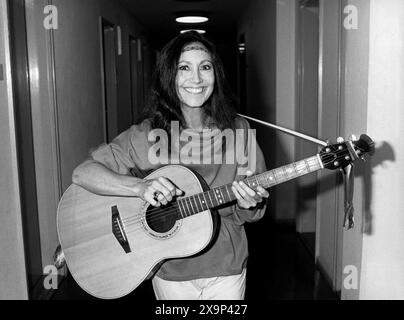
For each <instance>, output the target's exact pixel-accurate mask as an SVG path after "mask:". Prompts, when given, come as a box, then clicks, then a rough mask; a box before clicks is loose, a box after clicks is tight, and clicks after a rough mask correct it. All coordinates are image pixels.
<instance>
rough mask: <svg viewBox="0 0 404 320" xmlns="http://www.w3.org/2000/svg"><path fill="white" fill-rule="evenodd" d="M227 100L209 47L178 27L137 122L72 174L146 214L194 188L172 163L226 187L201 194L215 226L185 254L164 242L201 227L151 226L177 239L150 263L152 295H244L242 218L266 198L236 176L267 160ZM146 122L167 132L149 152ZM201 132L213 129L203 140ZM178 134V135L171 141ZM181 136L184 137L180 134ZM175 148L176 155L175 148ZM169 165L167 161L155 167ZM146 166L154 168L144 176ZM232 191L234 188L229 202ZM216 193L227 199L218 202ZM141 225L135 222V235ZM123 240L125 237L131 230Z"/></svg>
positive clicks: (259, 168)
mask: <svg viewBox="0 0 404 320" xmlns="http://www.w3.org/2000/svg"><path fill="white" fill-rule="evenodd" d="M233 107H234V99H233V95H232V94H231V92H230V90H229V89H228V86H227V82H226V79H225V76H224V72H223V66H222V63H221V60H220V59H219V57H218V55H217V54H216V50H215V46H214V45H213V44H212V43H211V42H210V41H208V40H207V39H206V38H204V37H203V36H201V35H200V34H198V33H197V32H187V33H184V34H180V35H178V36H177V37H175V38H174V39H173V40H172V41H170V42H169V43H168V44H167V45H166V46H165V47H164V48H163V50H162V51H161V53H160V56H159V58H158V61H157V66H156V69H155V73H154V77H153V82H152V87H151V93H150V99H149V103H148V108H147V112H146V113H145V116H144V118H143V120H141V121H140V123H138V124H136V125H134V126H132V127H131V128H130V129H128V130H127V131H125V132H123V133H122V134H120V135H119V136H118V137H116V138H115V139H114V140H113V141H112V142H111V143H110V144H108V145H101V146H100V147H99V148H97V149H96V150H95V151H93V152H92V153H91V159H89V160H87V161H86V162H84V163H83V164H81V165H80V166H79V167H78V168H76V169H75V171H74V173H73V182H74V183H75V184H78V185H80V186H81V187H84V188H85V189H87V190H88V191H91V192H93V193H96V194H99V195H109V196H111V195H113V196H120V197H136V198H140V199H141V200H143V201H144V208H147V207H150V208H151V209H147V210H148V212H149V213H150V212H152V213H153V212H155V210H162V211H163V210H164V212H162V214H163V215H164V216H165V215H166V214H169V213H170V210H169V208H170V206H176V205H177V206H179V203H182V202H181V201H182V200H181V199H184V196H192V195H194V194H195V192H193V191H192V187H191V186H190V185H189V186H188V185H187V186H184V184H183V182H185V181H188V182H189V181H190V178H189V177H185V176H181V177H180V178H178V177H177V176H171V174H172V173H175V172H177V171H178V170H184V168H183V167H186V170H192V172H193V174H195V176H198V177H199V178H200V179H201V180H200V181H202V182H201V183H202V184H203V185H205V186H206V188H208V187H210V188H212V189H213V190H214V188H216V187H218V186H223V185H226V184H227V185H228V186H229V187H228V188H229V189H228V190H229V191H228V192H227V193H226V192H224V193H218V191H216V193H215V195H214V196H213V195H212V196H210V197H209V199H208V198H205V199H203V202H202V204H204V203H208V200H210V201H211V202H212V201H215V199H216V201H217V204H218V206H216V207H218V209H217V214H216V212H215V213H214V214H213V215H214V218H215V219H214V220H216V221H217V222H218V221H220V222H218V223H217V224H216V228H215V231H213V228H212V229H209V230H211V231H209V232H210V233H211V235H212V236H211V239H210V241H209V240H208V241H206V242H204V243H205V244H204V245H203V246H201V247H200V248H199V250H197V251H195V250H193V251H192V253H189V254H188V255H190V254H194V255H193V256H191V257H186V258H184V256H187V254H185V253H181V254H177V255H175V254H172V253H170V252H168V251H170V250H169V249H172V247H175V248H182V247H188V248H189V247H190V246H194V245H195V244H198V243H199V242H200V241H202V240H203V237H200V236H198V235H196V233H197V232H200V231H201V230H204V228H203V227H201V226H196V227H195V228H194V229H192V230H193V231H192V232H191V231H190V230H188V231H187V228H185V227H184V226H185V224H183V225H182V227H180V225H179V224H178V223H179V222H178V223H175V224H174V226H172V224H169V228H168V229H167V230H166V229H164V233H163V232H161V235H159V234H158V233H159V232H160V231H161V229H155V228H154V227H153V228H151V229H153V232H154V233H153V235H154V237H158V238H159V240H158V243H159V244H160V243H161V242H162V239H163V238H164V239H169V240H170V241H171V240H175V241H177V242H175V243H176V244H175V245H168V246H169V248H168V247H167V250H163V251H164V257H177V259H171V260H167V261H165V262H164V263H162V264H159V265H157V267H158V269H156V268H155V269H154V271H157V272H156V273H155V274H154V276H153V279H152V283H153V288H154V292H155V295H156V297H157V299H169V300H171V299H222V300H225V299H230V300H234V299H236V300H238V299H243V298H244V292H245V283H246V267H247V257H248V245H247V237H246V233H245V230H244V224H245V223H246V222H253V221H257V220H259V219H260V218H262V216H263V215H264V212H265V208H266V206H265V201H264V200H265V199H266V198H267V197H268V196H269V194H268V192H267V191H266V190H265V189H263V188H262V187H261V186H258V187H256V188H254V189H253V186H251V188H250V187H249V186H248V185H247V184H246V183H244V182H243V181H240V180H243V179H244V178H246V176H250V175H252V174H253V173H262V172H264V171H265V169H266V167H265V161H264V158H263V155H262V152H261V150H260V148H259V147H258V145H256V141H255V139H254V133H252V132H251V130H249V124H248V122H247V121H246V120H243V119H242V118H238V117H236V114H235V111H234V109H233ZM176 128H177V129H178V130H175V129H176ZM218 129H219V130H218ZM154 130H155V131H159V132H164V133H166V135H164V136H167V137H168V138H167V139H163V138H161V137H162V136H163V135H160V139H159V140H158V143H157V144H158V146H159V147H158V149H159V152H154V153H153V152H151V151H153V150H154V149H153V148H154V147H153V145H154V142H157V139H156V141H149V140H148V137H149V136H150V134H151V133H153V131H154ZM209 130H211V131H210V132H211V134H210V135H208V137H207V139H203V138H204V137H206V133H207V131H209ZM221 130H222V131H223V135H225V131H227V132H229V131H230V132H231V133H234V132H236V134H239V135H240V136H242V139H243V141H244V142H246V143H245V144H242V143H240V142H237V141H235V140H239V139H230V140H231V142H229V139H228V138H229V137H230V136H232V135H230V134H228V135H226V144H224V143H222V142H221V141H222V139H221V137H222V134H221ZM175 131H177V134H175ZM179 135H181V136H186V138H185V139H182V140H181V139H175V136H179ZM215 137H217V138H218V139H216V141H219V143H218V144H220V145H223V146H224V148H223V149H222V148H217V145H214V144H212V143H210V142H211V141H212V140H214V139H215ZM156 138H157V137H156ZM189 138H191V140H192V142H189V141H188V140H189ZM219 138H220V139H219ZM188 142H189V143H188ZM236 146H237V148H236ZM240 146H243V147H242V148H241V147H240ZM194 149H195V150H198V152H197V154H196V156H197V158H198V159H199V158H200V155H201V154H209V155H212V154H214V152H215V151H217V150H220V151H218V152H219V153H220V154H218V158H219V160H223V161H217V162H216V161H215V163H212V162H211V161H209V162H208V163H204V162H202V163H201V162H200V161H196V162H190V161H187V159H188V157H187V156H185V157H183V156H182V155H189V152H191V151H192V150H194ZM163 153H164V154H163ZM180 153H181V157H179V156H178V155H179V154H180ZM230 153H233V154H230ZM151 154H155V156H156V157H162V156H164V157H165V158H166V159H168V161H166V162H165V163H161V162H159V161H157V162H156V161H153V158H152V157H151V156H150V155H151ZM215 156H216V155H215ZM243 156H246V157H247V158H248V159H246V160H247V161H245V162H243V163H237V162H236V161H234V159H240V158H242V157H243ZM156 157H155V158H156ZM246 163H247V164H246ZM167 164H169V165H171V166H169V167H166V168H161V167H163V166H164V165H167ZM244 164H246V165H244ZM178 165H180V166H178ZM181 167H182V169H181ZM240 168H242V169H243V170H240ZM160 169H161V170H163V171H161V170H160ZM164 170H166V171H164ZM150 172H153V173H152V174H149V173H150ZM230 189H231V191H232V194H233V195H234V198H231V200H229V199H230V198H229V195H230ZM224 197H227V198H226V199H227V200H229V201H228V202H226V204H225V202H224ZM152 207H159V208H157V209H156V208H152ZM178 208H179V207H178ZM181 208H182V210H187V209H188V210H190V209H191V208H193V209H195V210H196V211H198V210H199V211H198V212H202V211H201V210H202V207H201V206H199V207H198V206H197V205H196V206H195V204H194V205H193V206H192V204H191V203H188V204H186V207H184V206H182V207H181ZM120 210H122V208H121V209H120ZM122 212H123V211H122ZM171 212H172V210H171ZM208 213H210V212H208ZM165 217H166V216H165ZM184 217H185V216H184ZM167 218H168V216H167ZM132 219H133V217H132ZM164 219H165V218H164ZM190 221H191V220H187V222H190ZM174 222H175V221H174ZM193 222H195V221H194V220H193ZM145 223H146V224H147V225H149V223H151V224H153V221H152V219H150V220H147V219H146V222H145ZM170 228H172V229H171V230H170ZM181 228H182V229H181ZM144 230H146V229H144ZM179 230H184V234H186V235H187V236H189V239H188V238H187V239H186V241H182V240H184V239H182V238H180V237H178V233H179ZM142 232H143V231H142V230H140V233H141V234H143V233H142ZM191 236H192V237H191ZM146 239H149V237H148V236H147V237H146ZM201 239H202V240H201ZM203 241H204V240H203ZM130 242H132V240H131V238H130V236H129V243H130ZM135 242H136V246H142V245H141V244H139V242H138V241H135ZM180 242H181V245H180ZM132 243H133V242H132ZM166 243H167V242H166ZM177 243H178V244H177ZM173 244H174V242H173ZM144 250H146V252H147V256H148V257H152V256H153V252H157V251H158V250H157V251H156V250H155V249H154V248H153V246H151V245H150V243H148V245H146V246H145V248H144ZM196 252H198V253H196ZM167 253H168V255H166V254H167ZM195 253H196V254H195ZM157 261H161V259H159V260H157ZM154 265H155V264H154ZM154 265H153V266H154Z"/></svg>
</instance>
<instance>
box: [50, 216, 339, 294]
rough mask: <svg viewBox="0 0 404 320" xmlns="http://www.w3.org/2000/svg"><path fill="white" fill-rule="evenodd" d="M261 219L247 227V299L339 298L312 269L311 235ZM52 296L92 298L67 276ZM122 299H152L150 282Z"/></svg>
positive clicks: (266, 218)
mask: <svg viewBox="0 0 404 320" xmlns="http://www.w3.org/2000/svg"><path fill="white" fill-rule="evenodd" d="M263 220H264V221H260V223H254V224H250V225H248V226H247V228H246V230H247V235H248V239H249V247H250V257H249V264H248V273H247V289H246V300H247V301H249V300H250V301H257V300H261V301H262V300H338V299H339V298H338V296H337V295H336V294H335V293H334V292H333V291H332V290H331V288H330V286H329V285H328V283H327V281H326V280H325V279H324V277H322V275H321V274H320V273H319V271H318V270H316V268H315V264H314V257H313V249H314V235H313V234H304V235H302V236H300V235H297V234H296V232H295V231H294V228H293V227H292V226H287V225H276V224H274V223H273V222H272V221H271V220H270V217H269V216H266V217H265V218H264V219H263ZM254 248H259V250H255V249H254ZM53 299H54V300H65V299H74V300H87V299H94V298H93V297H91V296H90V295H88V294H87V293H85V292H84V291H83V290H81V289H80V287H78V285H77V284H76V283H75V282H74V280H73V279H72V278H71V277H68V278H67V279H66V280H64V281H63V282H62V284H61V286H60V288H59V289H58V290H57V291H56V292H55V294H54V296H53ZM124 299H130V300H132V299H135V300H136V301H152V300H154V299H155V298H154V294H153V290H152V287H151V283H150V281H146V282H144V283H143V284H142V285H141V286H139V287H138V288H137V289H136V290H135V291H134V292H133V293H132V294H130V295H128V296H126V297H125V298H124ZM132 301H133V300H132Z"/></svg>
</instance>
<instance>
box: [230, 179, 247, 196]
mask: <svg viewBox="0 0 404 320" xmlns="http://www.w3.org/2000/svg"><path fill="white" fill-rule="evenodd" d="M233 187H234V188H236V190H237V191H238V193H239V194H240V196H241V197H242V198H245V197H246V196H247V193H246V192H245V191H244V189H243V188H242V187H241V185H240V184H239V183H238V182H233Z"/></svg>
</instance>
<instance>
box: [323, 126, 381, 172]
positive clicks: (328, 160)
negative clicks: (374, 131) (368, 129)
mask: <svg viewBox="0 0 404 320" xmlns="http://www.w3.org/2000/svg"><path fill="white" fill-rule="evenodd" d="M374 153H375V143H374V142H373V140H372V139H371V138H370V137H369V136H367V135H366V134H362V135H361V136H360V138H359V140H349V141H343V142H340V143H337V144H332V145H329V146H326V147H324V148H323V149H321V151H320V158H321V162H322V163H323V165H324V168H327V169H330V170H335V169H342V168H345V167H346V166H348V165H349V164H351V163H353V162H355V161H356V160H358V159H362V160H364V157H365V155H366V154H369V155H370V156H373V154H374Z"/></svg>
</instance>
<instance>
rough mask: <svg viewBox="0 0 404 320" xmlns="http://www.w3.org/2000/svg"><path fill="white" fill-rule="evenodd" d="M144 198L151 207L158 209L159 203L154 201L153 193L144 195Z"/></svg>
mask: <svg viewBox="0 0 404 320" xmlns="http://www.w3.org/2000/svg"><path fill="white" fill-rule="evenodd" d="M144 198H145V200H146V201H147V202H148V203H150V204H151V205H152V206H153V207H160V203H159V202H158V201H156V200H155V199H154V196H153V193H146V194H145V196H144Z"/></svg>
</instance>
